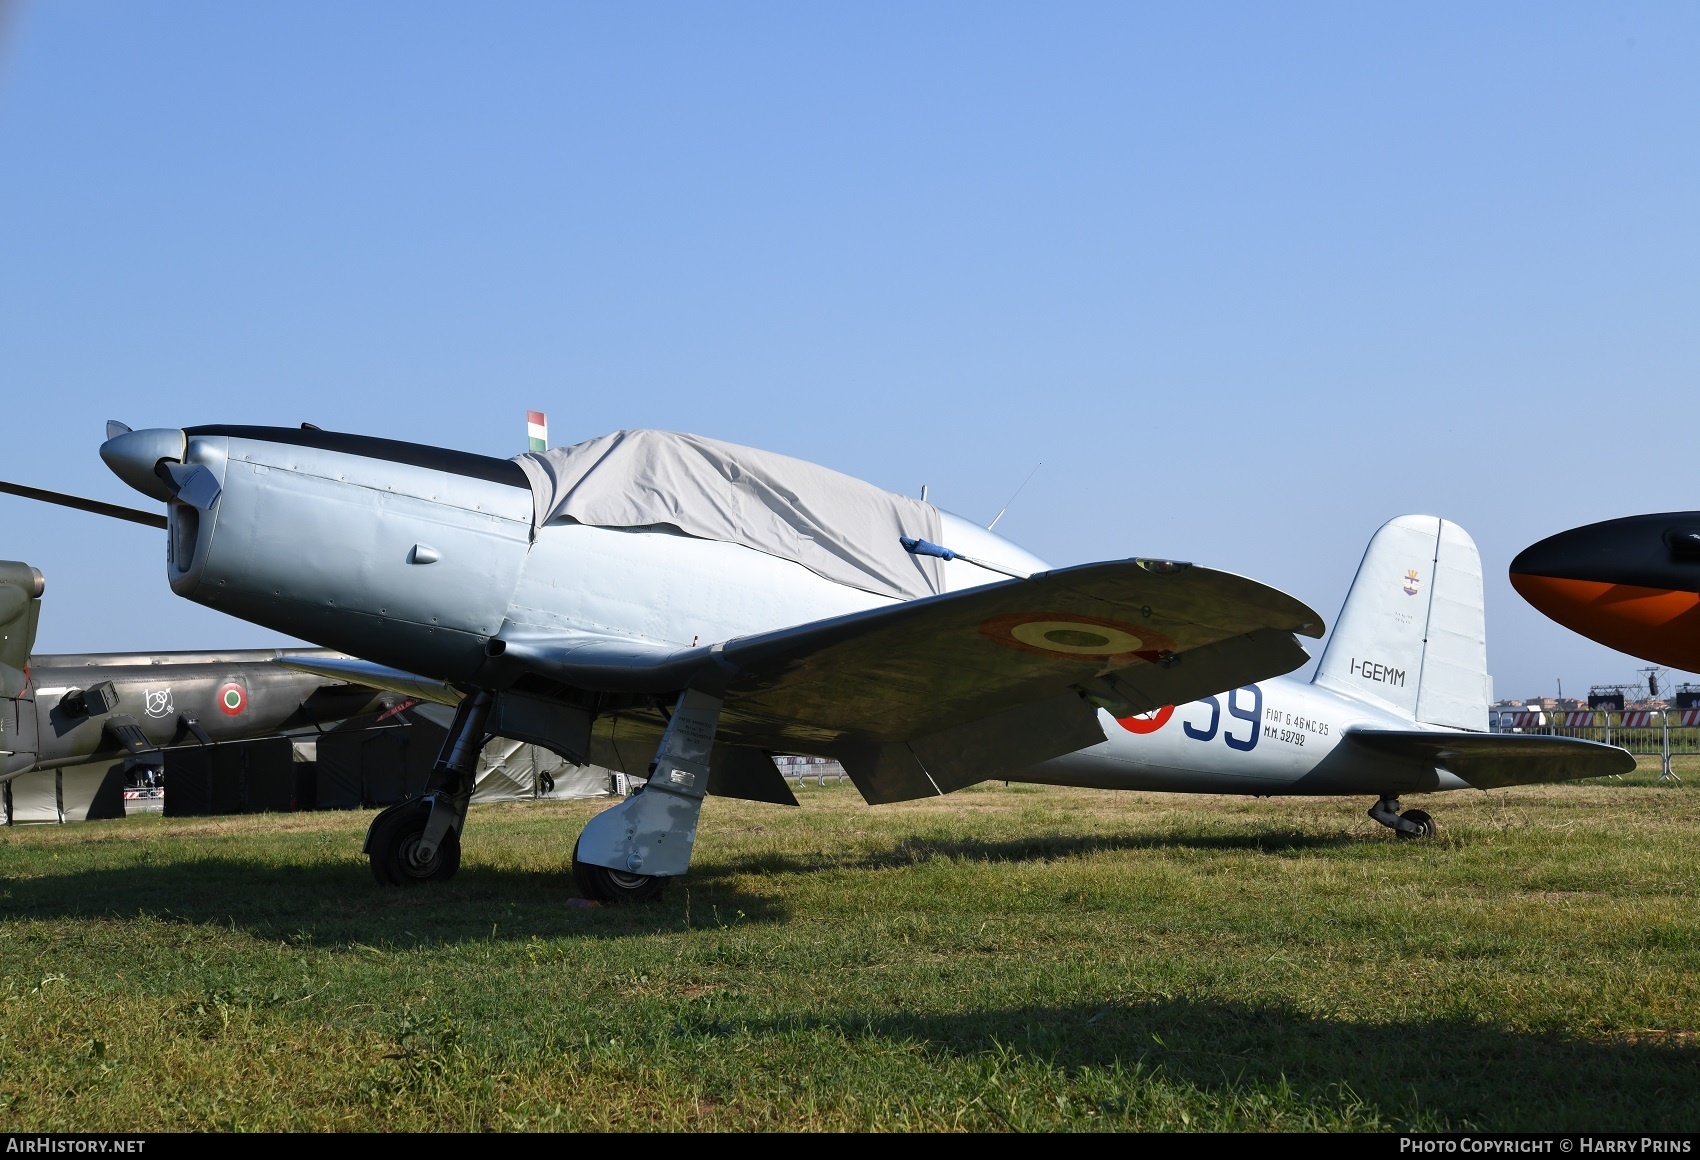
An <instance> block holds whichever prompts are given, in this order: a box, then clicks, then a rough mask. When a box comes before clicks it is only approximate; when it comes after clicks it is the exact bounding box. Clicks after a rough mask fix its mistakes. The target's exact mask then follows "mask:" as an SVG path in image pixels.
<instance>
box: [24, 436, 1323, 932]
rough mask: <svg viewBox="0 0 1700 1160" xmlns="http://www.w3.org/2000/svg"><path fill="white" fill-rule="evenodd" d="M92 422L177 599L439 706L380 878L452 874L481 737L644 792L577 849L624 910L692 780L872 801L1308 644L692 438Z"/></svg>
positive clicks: (1244, 588) (1235, 594)
mask: <svg viewBox="0 0 1700 1160" xmlns="http://www.w3.org/2000/svg"><path fill="white" fill-rule="evenodd" d="M108 436H109V437H108V439H107V442H106V443H105V444H104V445H103V446H102V448H101V455H102V457H103V458H104V459H105V461H106V462H107V464H108V465H109V466H110V467H111V468H112V469H113V471H114V472H115V473H117V474H118V475H119V477H120V478H122V479H123V480H124V481H125V482H126V483H128V484H130V485H131V486H132V487H134V488H136V489H137V490H139V491H141V492H143V493H144V494H147V495H149V496H151V497H153V498H155V499H158V500H162V501H164V502H165V503H166V504H167V514H168V523H169V526H168V528H167V533H166V534H167V543H168V547H167V555H168V562H167V565H166V569H167V574H168V576H169V579H170V583H171V587H172V589H173V590H174V591H175V592H177V593H178V594H179V595H181V596H184V597H187V598H188V599H191V600H194V601H197V602H200V603H203V604H206V605H208V606H210V607H212V608H216V609H219V610H221V611H223V612H226V613H229V614H231V615H234V616H238V617H241V618H243V619H246V620H250V621H253V622H255V623H258V624H263V625H266V626H268V627H270V628H274V629H277V630H278V631H281V632H285V633H289V634H291V635H295V636H298V637H302V638H305V639H307V640H311V641H314V642H316V643H318V644H320V645H323V646H325V647H327V648H332V649H336V650H338V651H341V652H345V653H349V654H352V655H354V656H358V657H362V658H365V659H364V660H363V661H343V662H337V661H330V660H314V659H308V658H290V659H286V660H284V661H282V662H281V663H284V664H289V665H292V666H294V667H298V668H304V669H308V670H310V671H314V672H319V673H321V674H323V675H325V676H334V677H340V678H343V679H347V680H355V681H359V682H361V683H363V684H367V685H375V686H377V687H380V688H391V689H394V690H396V691H399V692H405V693H408V694H410V695H431V696H433V697H434V698H435V699H437V700H440V701H443V702H445V703H453V704H456V705H457V711H456V716H455V722H454V726H453V728H452V730H451V732H450V737H449V740H448V742H447V744H446V745H445V748H444V753H443V756H442V758H441V759H440V761H439V763H438V764H439V773H440V788H438V789H437V790H435V791H434V792H432V793H430V794H428V795H426V796H425V797H424V798H421V799H418V800H415V801H412V802H408V803H404V805H402V806H401V807H397V808H393V809H391V810H388V811H386V812H385V813H383V814H380V815H379V816H378V817H377V818H376V819H375V820H374V822H373V825H372V827H371V829H370V831H369V832H368V835H367V843H366V851H367V853H368V855H369V856H370V858H371V861H372V866H373V871H374V873H375V874H376V875H377V877H378V878H379V879H380V880H381V881H386V882H395V883H408V882H419V881H428V880H432V879H442V878H446V877H448V876H449V875H451V874H453V873H454V870H455V868H456V866H457V865H458V862H459V848H460V847H459V836H460V832H461V828H462V826H463V823H464V820H465V805H466V800H467V794H468V790H469V789H470V788H471V782H470V771H471V769H472V762H473V760H474V759H475V757H476V754H477V752H478V749H479V747H480V745H481V744H482V742H483V740H484V739H485V737H486V736H487V735H489V734H500V735H502V736H506V737H511V738H514V739H517V740H523V741H531V742H534V743H539V744H543V745H546V746H548V747H550V748H552V749H554V750H555V751H556V752H559V753H561V754H563V755H564V756H566V757H568V758H569V759H572V760H576V761H583V762H591V763H594V764H598V765H605V766H610V767H613V768H616V769H621V770H624V771H626V772H627V773H629V774H633V775H635V776H639V777H647V779H648V781H647V785H646V787H645V790H644V792H642V793H640V794H637V795H634V796H633V797H631V798H629V799H628V800H626V801H624V802H622V803H621V804H620V805H618V806H615V807H613V808H611V809H609V810H607V811H605V812H603V813H602V814H599V815H598V816H597V817H595V818H593V819H592V820H591V821H590V822H589V823H588V824H587V825H586V827H585V829H584V831H583V833H582V834H581V835H580V838H579V842H578V846H577V849H576V851H575V856H574V871H575V876H576V877H577V878H578V880H579V883H580V885H581V886H582V887H583V888H584V889H585V890H586V891H587V893H589V894H591V895H593V896H595V897H599V898H602V899H604V900H609V901H617V900H621V899H636V898H643V897H649V896H652V895H653V894H654V893H656V892H657V891H658V890H659V889H660V888H661V886H662V885H663V884H664V883H665V881H666V880H667V879H668V878H672V877H676V876H678V875H681V874H683V873H684V872H685V870H686V868H687V867H688V865H689V862H690V856H691V848H692V845H693V843H694V840H695V836H696V828H697V819H698V815H699V812H700V809H701V805H702V799H703V797H704V795H705V794H708V793H714V794H720V795H725V796H732V797H741V798H748V799H754V800H760V801H773V802H786V803H790V802H794V801H795V799H794V798H793V797H792V796H791V793H790V790H789V789H788V788H787V787H786V785H785V782H784V779H783V777H782V776H781V774H780V773H779V770H778V769H777V767H776V766H775V765H774V764H773V762H772V761H771V760H770V758H769V756H768V755H769V754H771V753H804V754H816V755H821V756H825V757H831V758H836V759H837V760H839V761H840V762H842V763H843V765H844V767H845V769H846V771H847V772H848V773H849V775H850V777H851V779H852V780H853V781H854V782H855V784H856V785H857V787H858V788H859V789H860V790H861V792H862V794H863V795H864V796H865V797H866V798H867V800H868V801H869V802H871V803H881V802H894V801H902V800H906V799H909V798H916V797H922V796H930V795H936V794H941V793H948V792H950V791H951V790H954V789H958V788H961V787H963V786H966V785H970V784H973V783H975V782H978V781H982V780H985V779H987V778H993V777H1001V776H1005V775H1008V774H1012V773H1015V772H1017V771H1020V770H1023V769H1028V768H1031V767H1033V766H1036V765H1039V764H1040V763H1042V762H1044V761H1047V760H1049V759H1051V758H1055V757H1059V756H1061V755H1063V754H1068V753H1072V752H1074V751H1076V750H1079V749H1082V748H1085V747H1089V746H1093V745H1098V744H1102V743H1103V742H1104V740H1105V731H1104V728H1103V726H1102V724H1101V720H1102V719H1101V717H1100V713H1099V707H1100V706H1105V707H1107V708H1108V709H1109V711H1110V712H1111V713H1113V714H1114V715H1115V716H1117V717H1132V716H1134V715H1136V714H1139V713H1142V712H1147V711H1150V710H1154V709H1157V708H1159V707H1160V706H1163V705H1167V704H1173V703H1176V702H1180V703H1185V702H1187V701H1190V700H1193V699H1195V698H1198V697H1203V696H1209V695H1211V694H1215V693H1220V692H1223V691H1225V690H1228V689H1233V688H1237V687H1241V686H1245V685H1248V684H1251V683H1253V682H1256V681H1262V680H1267V679H1269V678H1271V677H1274V676H1277V675H1279V674H1281V673H1285V672H1290V671H1291V670H1293V669H1294V668H1297V667H1298V666H1299V665H1301V664H1303V663H1304V662H1305V661H1306V660H1307V659H1308V655H1307V654H1306V653H1305V651H1304V649H1303V648H1302V647H1300V645H1299V643H1298V641H1297V640H1296V639H1295V636H1294V634H1295V633H1296V634H1302V635H1306V636H1311V637H1316V636H1320V635H1321V633H1322V619H1321V617H1320V616H1318V615H1317V614H1316V613H1315V612H1313V611H1312V610H1311V609H1310V608H1308V607H1306V606H1305V605H1303V604H1301V603H1300V602H1298V601H1296V600H1293V599H1292V598H1290V597H1288V596H1286V595H1284V594H1283V593H1281V592H1278V591H1276V590H1274V589H1272V588H1269V587H1267V586H1265V585H1262V584H1258V583H1256V582H1254V581H1251V580H1247V579H1244V578H1242V577H1239V576H1233V575H1229V574H1227V573H1224V572H1217V571H1212V570H1210V569H1208V568H1203V567H1196V566H1191V565H1187V564H1182V563H1178V562H1174V561H1167V560H1154V559H1134V560H1120V561H1111V562H1105V563H1098V564H1088V565H1083V566H1080V567H1074V568H1065V569H1057V570H1049V569H1046V568H1045V566H1044V565H1043V563H1042V562H1040V561H1039V560H1037V559H1035V558H1034V557H1033V556H1031V555H1030V554H1028V553H1027V552H1025V551H1023V550H1021V549H1020V548H1018V547H1016V546H1015V545H1014V544H1012V543H1010V542H1009V541H1008V540H1005V539H1003V538H1002V537H999V536H996V535H994V534H992V533H990V532H988V531H986V530H985V529H982V528H980V527H978V526H976V525H974V524H971V523H969V522H967V521H966V520H962V519H959V518H957V517H955V516H952V515H950V514H948V513H945V512H941V511H940V510H939V509H937V508H935V507H934V506H932V505H931V504H928V503H925V502H922V501H917V500H913V499H909V498H906V497H903V496H898V495H894V494H892V493H890V492H886V491H884V490H882V489H879V488H876V487H874V486H872V485H870V484H867V483H865V482H863V481H861V480H857V479H854V478H851V477H849V476H845V475H842V474H840V473H838V472H835V471H830V470H828V469H826V468H822V467H819V466H816V465H814V464H810V463H805V462H802V461H800V460H796V459H791V458H788V457H785V456H780V455H774V454H771V453H767V452H762V451H757V450H753V449H750V448H743V447H736V446H733V445H730V444H724V443H718V442H715V441H712V440H707V439H701V438H697V437H694V436H689V435H678V434H672V433H668V432H659V431H625V432H619V433H616V434H613V435H608V436H604V437H601V438H599V439H593V440H591V441H589V442H587V443H582V444H578V445H576V446H574V447H567V448H559V449H555V450H550V451H541V452H533V453H528V454H525V455H521V456H518V457H516V458H515V459H512V460H505V459H494V458H488V457H485V456H479V455H471V454H466V453H464V452H459V451H451V450H446V449H442V448H435V447H424V446H419V445H416V444H410V443H401V442H396V441H393V440H386V439H375V438H367V437H362V436H357V435H346V434H339V433H335V432H330V431H322V430H319V429H317V428H313V427H303V428H301V429H293V428H274V427H226V426H216V427H193V428H188V429H186V430H177V429H156V430H146V431H131V430H130V429H128V428H126V427H124V426H123V425H122V424H111V425H109V427H108ZM41 498H51V497H45V496H44V497H41ZM76 502H77V503H78V504H79V505H80V506H85V507H87V506H89V505H88V503H87V501H76ZM107 514H114V513H107ZM142 514H143V515H144V516H145V514H146V513H142ZM134 515H135V513H132V516H131V517H130V518H134Z"/></svg>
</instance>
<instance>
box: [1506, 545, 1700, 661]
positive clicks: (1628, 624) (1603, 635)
mask: <svg viewBox="0 0 1700 1160" xmlns="http://www.w3.org/2000/svg"><path fill="white" fill-rule="evenodd" d="M1511 586H1512V587H1513V588H1515V589H1517V592H1518V594H1519V595H1520V596H1522V597H1523V599H1525V600H1527V601H1528V602H1529V603H1530V604H1532V605H1534V606H1535V607H1536V608H1538V609H1539V610H1540V611H1541V612H1543V613H1545V614H1546V615H1547V616H1550V617H1551V618H1552V619H1554V620H1556V621H1558V623H1560V624H1562V625H1564V626H1565V627H1566V628H1569V629H1571V630H1573V631H1575V632H1579V633H1581V634H1582V635H1583V636H1585V637H1587V638H1588V639H1590V640H1596V641H1598V642H1599V643H1601V644H1603V645H1606V646H1608V647H1610V648H1614V649H1617V650H1619V651H1620V652H1626V653H1629V654H1630V655H1632V656H1638V657H1642V658H1643V659H1646V660H1649V661H1653V662H1655V663H1657V664H1661V665H1670V666H1672V667H1673V668H1679V669H1684V670H1686V671H1688V672H1700V512H1674V513H1665V514H1661V515H1650V516H1630V517H1628V518H1626V519H1621V520H1608V521H1606V522H1605V523H1600V524H1590V525H1588V526H1587V527H1582V528H1572V529H1571V530H1569V531H1566V532H1560V533H1558V535H1556V536H1550V537H1548V538H1547V539H1545V540H1542V541H1541V542H1540V543H1538V544H1533V545H1531V546H1530V547H1528V548H1525V549H1524V550H1523V551H1522V552H1521V553H1519V554H1518V556H1517V558H1516V559H1515V560H1513V561H1512V562H1511Z"/></svg>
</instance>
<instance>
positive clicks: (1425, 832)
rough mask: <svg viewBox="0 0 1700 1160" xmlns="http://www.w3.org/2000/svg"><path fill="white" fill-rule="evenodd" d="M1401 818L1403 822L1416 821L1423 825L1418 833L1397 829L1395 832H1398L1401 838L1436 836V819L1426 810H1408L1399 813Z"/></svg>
mask: <svg viewBox="0 0 1700 1160" xmlns="http://www.w3.org/2000/svg"><path fill="white" fill-rule="evenodd" d="M1399 820H1400V821H1402V822H1414V823H1416V824H1417V825H1418V826H1420V827H1422V831H1421V832H1420V833H1416V834H1408V833H1406V832H1405V831H1404V830H1395V831H1394V833H1396V834H1398V835H1399V836H1400V837H1401V838H1407V839H1416V838H1432V837H1434V831H1435V825H1434V819H1433V818H1431V817H1429V816H1428V814H1427V812H1426V811H1423V810H1406V811H1405V812H1404V813H1402V814H1400V815H1399Z"/></svg>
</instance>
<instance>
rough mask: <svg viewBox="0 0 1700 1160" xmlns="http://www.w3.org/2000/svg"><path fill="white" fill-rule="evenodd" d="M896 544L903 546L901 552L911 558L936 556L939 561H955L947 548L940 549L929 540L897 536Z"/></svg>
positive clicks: (953, 553) (953, 555)
mask: <svg viewBox="0 0 1700 1160" xmlns="http://www.w3.org/2000/svg"><path fill="white" fill-rule="evenodd" d="M897 542H898V543H900V544H902V545H903V550H904V551H905V552H908V553H909V554H910V555H913V556H937V557H938V558H939V559H941V560H955V559H957V558H958V557H957V555H956V553H955V552H953V551H951V550H950V549H949V548H945V547H941V546H940V545H938V544H935V543H933V542H932V541H931V540H920V539H916V538H915V537H914V536H899V537H897Z"/></svg>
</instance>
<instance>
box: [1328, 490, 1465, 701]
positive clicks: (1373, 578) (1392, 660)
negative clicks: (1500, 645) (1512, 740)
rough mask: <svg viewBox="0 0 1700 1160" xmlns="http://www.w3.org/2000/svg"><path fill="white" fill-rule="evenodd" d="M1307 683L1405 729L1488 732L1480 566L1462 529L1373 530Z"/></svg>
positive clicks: (1432, 524) (1420, 524) (1411, 524)
mask: <svg viewBox="0 0 1700 1160" xmlns="http://www.w3.org/2000/svg"><path fill="white" fill-rule="evenodd" d="M1315 683H1316V684H1318V685H1321V686H1323V687H1324V688H1328V689H1332V690H1334V691H1335V692H1337V693H1344V694H1346V695H1347V696H1350V697H1357V698H1359V699H1361V700H1365V701H1369V702H1371V703H1372V704H1375V705H1377V706H1379V707H1381V708H1383V709H1387V710H1389V711H1391V712H1394V713H1397V714H1399V715H1400V716H1402V717H1406V718H1409V719H1410V720H1412V721H1419V722H1422V723H1424V724H1427V725H1442V726H1446V727H1449V728H1453V729H1468V730H1485V729H1487V727H1488V717H1487V707H1488V701H1489V700H1490V699H1491V691H1490V684H1489V677H1488V672H1487V617H1486V614H1485V612H1484V602H1483V599H1482V559H1481V555H1480V553H1478V552H1477V551H1476V544H1475V541H1474V540H1472V539H1470V537H1469V534H1468V533H1466V532H1465V531H1464V529H1463V528H1461V527H1459V526H1458V525H1457V524H1454V523H1451V522H1450V521H1448V520H1443V519H1439V518H1437V517H1435V516H1420V515H1412V516H1399V517H1398V518H1396V519H1392V520H1389V521H1388V522H1387V523H1385V524H1383V525H1382V526H1381V528H1380V530H1378V531H1377V532H1376V533H1375V536H1374V537H1373V538H1372V539H1371V540H1370V542H1369V547H1368V548H1367V549H1366V550H1365V551H1364V558H1363V562H1362V563H1361V564H1359V565H1358V574H1357V577H1356V578H1355V579H1354V580H1353V581H1352V588H1351V591H1350V592H1348V593H1347V594H1346V603H1345V605H1344V606H1342V607H1341V609H1340V616H1339V619H1338V620H1337V621H1335V624H1334V632H1333V635H1332V636H1330V637H1329V638H1328V647H1327V650H1326V651H1325V652H1324V653H1323V654H1322V663H1321V664H1320V665H1319V666H1318V667H1317V672H1316V678H1315Z"/></svg>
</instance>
